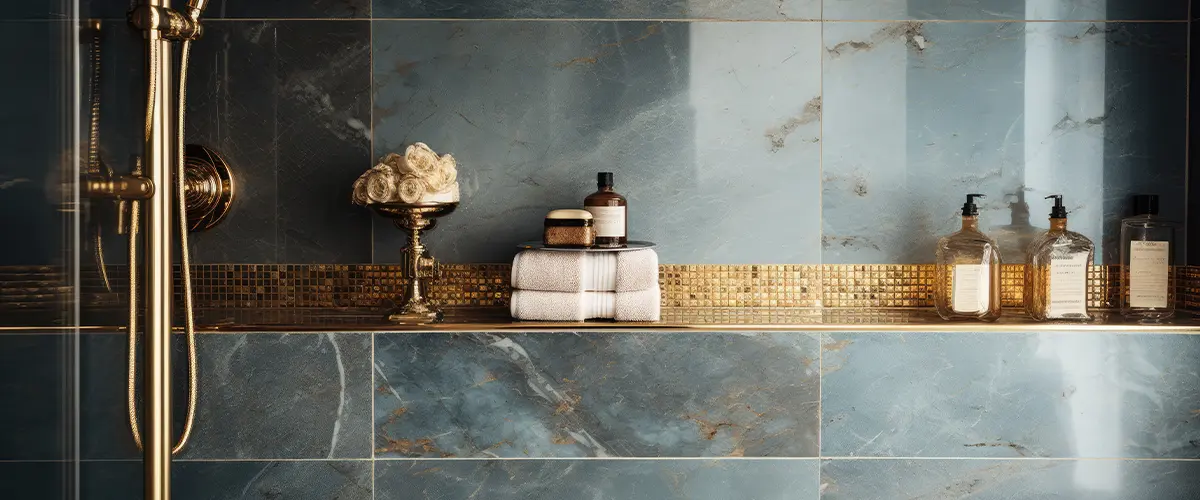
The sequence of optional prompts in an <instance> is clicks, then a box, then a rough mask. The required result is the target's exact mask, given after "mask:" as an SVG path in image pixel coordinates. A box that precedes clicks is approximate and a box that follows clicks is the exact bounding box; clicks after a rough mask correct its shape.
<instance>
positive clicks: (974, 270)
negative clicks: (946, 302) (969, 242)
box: [953, 264, 992, 313]
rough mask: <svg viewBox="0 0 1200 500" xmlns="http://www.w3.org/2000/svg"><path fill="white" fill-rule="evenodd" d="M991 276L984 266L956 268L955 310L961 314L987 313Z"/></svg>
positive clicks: (965, 265)
mask: <svg viewBox="0 0 1200 500" xmlns="http://www.w3.org/2000/svg"><path fill="white" fill-rule="evenodd" d="M991 278H992V276H991V274H990V273H989V269H988V266H985V265H982V264H957V265H955V266H954V292H953V295H954V300H953V302H954V310H955V311H956V312H960V313H977V312H983V311H986V310H987V308H988V302H990V300H989V299H990V297H989V296H988V295H989V294H990V293H991Z"/></svg>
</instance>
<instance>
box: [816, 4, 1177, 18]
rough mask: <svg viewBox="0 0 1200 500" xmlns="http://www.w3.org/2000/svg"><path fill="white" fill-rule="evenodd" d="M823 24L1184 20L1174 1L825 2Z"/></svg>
mask: <svg viewBox="0 0 1200 500" xmlns="http://www.w3.org/2000/svg"><path fill="white" fill-rule="evenodd" d="M823 4H824V17H825V19H834V20H837V19H880V20H892V19H944V20H1022V19H1028V20H1039V21H1070V20H1087V21H1094V20H1131V21H1140V20H1184V19H1187V16H1188V4H1187V2H1181V1H1173V0H1153V1H1147V0H1039V1H1032V2H1018V1H1013V0H824V2H823Z"/></svg>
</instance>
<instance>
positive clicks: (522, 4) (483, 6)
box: [374, 0, 821, 20]
mask: <svg viewBox="0 0 1200 500" xmlns="http://www.w3.org/2000/svg"><path fill="white" fill-rule="evenodd" d="M374 3H375V5H374V16H375V17H377V18H387V17H401V18H414V17H415V18H441V19H495V18H501V19H522V18H526V19H527V18H538V19H731V20H740V19H744V20H752V19H754V20H800V19H819V18H820V17H821V0H505V1H503V2H497V1H494V0H375V2H374Z"/></svg>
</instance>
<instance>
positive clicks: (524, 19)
mask: <svg viewBox="0 0 1200 500" xmlns="http://www.w3.org/2000/svg"><path fill="white" fill-rule="evenodd" d="M96 19H99V20H101V21H108V22H125V19H124V18H104V17H101V18H96ZM287 21H299V22H304V21H308V22H311V21H331V22H371V21H403V22H434V23H441V22H455V23H462V22H479V23H487V22H547V23H573V22H605V23H620V22H655V23H764V24H783V23H845V24H851V23H907V22H915V23H990V24H997V23H1148V24H1179V23H1187V22H1188V20H1187V19H823V20H822V19H719V18H701V19H688V18H653V17H647V18H633V17H630V18H594V17H580V18H536V17H514V18H494V19H478V18H475V19H470V18H429V17H375V18H370V17H234V18H209V19H205V20H204V22H205V23H216V24H219V23H234V22H287ZM47 22H72V23H73V22H75V21H73V20H71V19H65V18H47V19H2V20H0V24H9V23H47Z"/></svg>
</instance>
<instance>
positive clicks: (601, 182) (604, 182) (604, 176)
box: [596, 172, 613, 188]
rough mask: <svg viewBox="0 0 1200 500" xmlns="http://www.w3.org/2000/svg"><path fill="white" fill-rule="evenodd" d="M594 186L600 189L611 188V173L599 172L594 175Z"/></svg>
mask: <svg viewBox="0 0 1200 500" xmlns="http://www.w3.org/2000/svg"><path fill="white" fill-rule="evenodd" d="M596 185H597V186H600V187H602V188H610V187H613V173H612V172H600V173H597V174H596Z"/></svg>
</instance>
